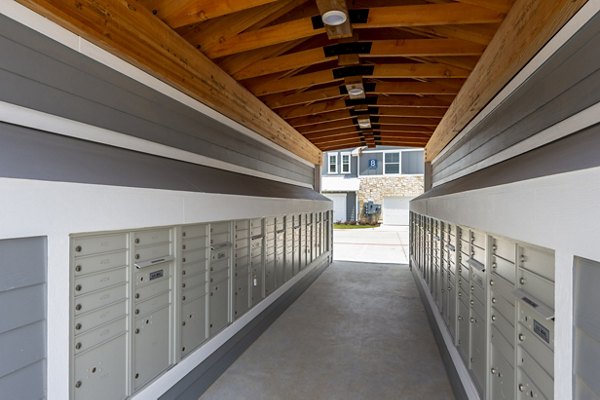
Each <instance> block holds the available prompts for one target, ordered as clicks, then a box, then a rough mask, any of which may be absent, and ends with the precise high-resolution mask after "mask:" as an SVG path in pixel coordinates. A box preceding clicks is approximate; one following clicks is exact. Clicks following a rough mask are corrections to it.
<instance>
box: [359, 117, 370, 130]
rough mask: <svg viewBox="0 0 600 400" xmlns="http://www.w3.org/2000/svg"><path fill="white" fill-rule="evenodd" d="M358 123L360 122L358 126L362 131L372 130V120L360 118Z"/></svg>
mask: <svg viewBox="0 0 600 400" xmlns="http://www.w3.org/2000/svg"><path fill="white" fill-rule="evenodd" d="M357 122H358V126H359V127H360V128H362V129H369V128H371V120H370V119H369V118H358V119H357Z"/></svg>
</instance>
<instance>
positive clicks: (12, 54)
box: [0, 15, 314, 184]
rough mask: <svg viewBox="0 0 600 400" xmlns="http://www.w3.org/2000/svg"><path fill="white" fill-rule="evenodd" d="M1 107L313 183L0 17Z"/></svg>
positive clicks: (270, 153) (283, 159) (279, 157)
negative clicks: (35, 112) (9, 106)
mask: <svg viewBox="0 0 600 400" xmlns="http://www.w3.org/2000/svg"><path fill="white" fill-rule="evenodd" d="M0 52H1V53H2V54H4V55H5V56H3V57H0V100H1V101H5V102H8V103H12V104H16V105H19V106H23V107H27V108H31V109H34V110H38V111H42V112H45V113H49V114H53V115H57V116H60V117H64V118H68V119H71V120H74V121H78V122H82V123H86V124H90V125H93V126H97V127H101V128H105V129H109V130H112V131H116V132H120V133H125V134H128V135H131V136H135V137H139V138H142V139H146V140H150V141H154V142H157V143H161V144H164V145H167V146H172V147H175V148H179V149H184V150H187V151H190V152H194V153H197V154H200V155H203V156H207V157H211V158H214V159H217V160H222V161H227V162H229V163H232V164H236V165H239V166H242V167H246V168H250V169H253V170H257V171H261V172H266V173H270V174H273V175H276V176H280V177H284V178H288V179H293V180H296V181H299V182H302V183H308V184H312V183H313V180H314V168H313V167H312V166H309V165H306V164H304V163H302V162H300V161H298V160H295V159H293V158H291V157H289V156H286V155H284V154H283V153H281V152H279V151H277V150H275V149H273V148H271V147H269V146H267V145H265V144H262V143H260V142H258V141H256V140H254V139H252V138H250V137H248V136H245V135H243V134H241V133H239V132H237V131H235V130H233V129H232V128H229V127H227V126H225V125H223V124H222V123H220V122H217V121H215V120H213V119H211V118H209V117H206V116H205V115H203V114H201V113H200V112H198V111H196V110H194V109H192V108H190V107H188V106H186V105H184V104H182V103H179V102H178V101H175V100H173V99H171V98H169V97H168V96H165V95H163V94H161V93H159V92H157V91H155V90H153V89H151V88H148V87H146V86H144V85H142V84H140V83H139V82H137V81H135V80H133V79H131V78H129V77H127V76H125V75H123V74H121V73H119V72H116V71H114V70H112V69H111V68H109V67H107V66H105V65H102V64H100V63H99V62H96V61H94V60H91V59H89V58H87V57H86V56H84V55H82V54H80V53H77V52H75V51H73V50H71V49H69V48H67V47H65V46H63V45H61V44H59V43H57V42H54V41H53V40H51V39H49V38H47V37H46V36H44V35H42V34H39V33H37V32H35V31H33V30H31V29H29V28H27V27H25V26H23V25H20V24H19V23H17V22H15V21H13V20H11V19H9V18H7V17H5V16H1V15H0Z"/></svg>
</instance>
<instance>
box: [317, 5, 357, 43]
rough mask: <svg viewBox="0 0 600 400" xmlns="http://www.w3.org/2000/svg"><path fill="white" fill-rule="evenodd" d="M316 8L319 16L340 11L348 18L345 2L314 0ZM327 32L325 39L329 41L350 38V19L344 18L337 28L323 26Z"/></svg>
mask: <svg viewBox="0 0 600 400" xmlns="http://www.w3.org/2000/svg"><path fill="white" fill-rule="evenodd" d="M316 3H317V7H318V8H319V12H320V13H321V16H322V15H323V14H325V13H326V12H327V11H332V10H336V11H342V12H343V13H344V14H346V16H348V6H347V5H346V0H316ZM325 29H326V30H327V37H328V38H329V39H331V40H334V39H341V38H348V37H352V25H350V18H346V21H345V22H344V23H343V24H340V25H337V26H330V25H325Z"/></svg>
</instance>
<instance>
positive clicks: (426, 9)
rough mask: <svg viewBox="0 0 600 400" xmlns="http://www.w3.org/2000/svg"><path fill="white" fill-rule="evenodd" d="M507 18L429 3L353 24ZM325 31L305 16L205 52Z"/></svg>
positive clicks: (382, 11) (381, 10) (382, 10)
mask: <svg viewBox="0 0 600 400" xmlns="http://www.w3.org/2000/svg"><path fill="white" fill-rule="evenodd" d="M503 17H504V14H503V13H500V12H497V11H492V10H489V9H485V8H482V7H477V6H471V5H468V4H460V3H448V4H426V5H412V6H395V7H377V8H373V9H371V10H370V12H369V17H368V21H367V23H365V24H353V25H352V26H353V28H355V29H365V28H367V29H370V28H382V27H394V28H399V27H413V26H434V25H448V24H481V23H499V22H501V21H502V19H503ZM323 32H325V28H318V29H314V28H313V25H312V20H311V18H301V19H297V20H292V21H288V22H284V23H281V24H277V25H273V26H269V27H266V28H263V29H258V30H254V31H249V32H244V33H241V34H239V35H237V36H235V37H229V38H225V39H224V40H222V41H219V42H218V43H215V44H213V45H211V46H208V47H205V48H204V50H203V51H204V52H205V54H206V55H208V56H209V57H210V58H218V57H224V56H227V55H231V54H235V53H241V52H244V51H249V50H254V49H257V48H259V47H265V46H270V45H274V44H278V43H284V42H289V41H291V40H297V39H301V38H305V37H310V36H315V35H318V34H320V33H323Z"/></svg>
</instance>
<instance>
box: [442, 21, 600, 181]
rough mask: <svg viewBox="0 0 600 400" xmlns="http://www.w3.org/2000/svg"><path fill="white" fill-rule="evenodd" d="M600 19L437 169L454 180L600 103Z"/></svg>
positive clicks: (584, 28)
mask: <svg viewBox="0 0 600 400" xmlns="http://www.w3.org/2000/svg"><path fill="white" fill-rule="evenodd" d="M598 48H600V15H598V16H595V17H594V18H592V19H591V20H590V21H589V22H588V23H587V24H586V25H585V26H584V27H583V28H582V29H581V30H580V31H579V32H577V34H575V35H574V36H573V37H572V38H571V39H570V40H569V41H568V42H567V43H566V44H565V45H564V46H563V47H562V48H560V49H559V50H558V51H557V52H556V53H555V54H554V55H553V56H552V57H550V58H549V59H548V60H547V61H546V62H545V63H544V64H543V65H542V66H541V67H540V69H539V70H538V71H536V72H535V73H534V74H533V75H532V76H531V77H530V78H529V79H528V80H527V81H525V82H524V83H523V84H522V85H521V86H520V87H519V88H518V89H517V90H516V91H515V92H514V93H512V94H511V95H510V96H509V97H508V98H507V99H506V100H505V101H504V102H503V103H502V104H500V106H498V108H496V109H495V110H494V111H493V112H492V113H491V114H490V115H488V116H487V117H486V118H484V119H483V120H482V121H481V122H480V123H479V124H478V125H476V126H475V127H474V128H473V129H472V130H471V131H470V132H468V133H467V134H466V135H465V136H464V137H463V138H461V140H459V141H458V142H457V143H456V144H455V145H453V147H452V148H451V149H450V150H449V151H448V152H446V153H445V154H444V155H443V156H441V157H440V158H439V159H438V160H437V161H436V162H435V164H434V165H433V181H434V182H439V181H440V180H442V179H444V178H446V177H448V176H451V175H453V174H455V173H457V172H460V171H462V170H464V169H465V168H468V167H470V166H472V165H475V164H477V163H479V162H481V161H483V160H485V159H487V158H489V157H490V156H492V155H494V154H496V153H499V152H500V151H502V150H505V149H507V148H509V147H511V146H513V145H515V144H517V143H519V142H521V141H523V140H525V139H527V138H529V137H531V136H534V135H535V134H537V133H539V132H541V131H543V130H545V129H547V128H549V127H551V126H553V125H556V124H557V123H559V122H561V121H563V120H565V119H566V118H568V117H570V116H572V115H574V114H577V113H578V112H580V111H582V110H584V109H586V108H588V107H590V106H592V105H594V104H596V103H598V102H600V52H599V51H598Z"/></svg>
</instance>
